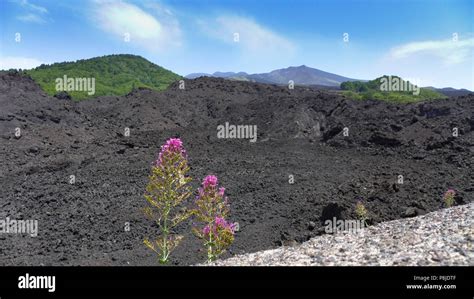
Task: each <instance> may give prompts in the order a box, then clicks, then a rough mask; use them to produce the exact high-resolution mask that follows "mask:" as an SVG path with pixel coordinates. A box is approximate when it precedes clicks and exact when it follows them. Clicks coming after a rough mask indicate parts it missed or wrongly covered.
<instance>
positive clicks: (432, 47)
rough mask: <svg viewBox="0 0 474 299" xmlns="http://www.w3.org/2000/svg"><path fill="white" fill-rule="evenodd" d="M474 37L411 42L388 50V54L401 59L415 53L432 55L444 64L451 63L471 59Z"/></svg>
mask: <svg viewBox="0 0 474 299" xmlns="http://www.w3.org/2000/svg"><path fill="white" fill-rule="evenodd" d="M473 50H474V38H468V39H459V40H457V41H454V40H452V39H446V40H431V41H419V42H411V43H407V44H404V45H401V46H398V47H395V48H393V49H391V50H390V56H391V57H392V58H395V59H402V58H406V57H409V56H414V55H417V54H422V55H432V56H435V57H438V58H440V59H441V60H442V61H443V63H444V64H446V65H453V64H458V63H462V62H465V61H471V60H472V55H473V54H472V53H473Z"/></svg>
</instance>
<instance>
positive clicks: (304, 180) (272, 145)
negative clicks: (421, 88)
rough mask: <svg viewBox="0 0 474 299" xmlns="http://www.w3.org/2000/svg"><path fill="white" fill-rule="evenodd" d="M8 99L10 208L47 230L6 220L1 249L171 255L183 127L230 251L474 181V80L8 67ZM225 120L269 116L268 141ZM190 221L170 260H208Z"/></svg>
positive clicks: (5, 261)
mask: <svg viewBox="0 0 474 299" xmlns="http://www.w3.org/2000/svg"><path fill="white" fill-rule="evenodd" d="M0 107H1V110H0V134H1V135H0V160H1V169H0V190H1V191H0V219H5V218H6V217H10V218H12V219H36V220H38V236H37V237H31V236H29V235H22V234H0V252H1V254H0V265H125V266H126V265H158V261H157V256H156V255H155V254H154V253H153V252H152V251H151V250H149V249H148V248H146V247H145V245H144V244H143V239H144V238H145V237H150V238H153V236H156V235H157V233H158V229H157V227H156V225H154V223H153V222H152V221H150V220H149V219H147V218H146V217H145V216H144V214H143V212H142V208H143V207H145V206H146V200H145V198H144V197H143V194H144V191H145V186H146V184H147V182H148V175H149V174H150V164H151V163H152V162H153V161H154V160H155V158H156V155H157V153H158V151H159V147H160V146H161V145H162V144H163V143H164V142H165V141H166V140H167V139H168V138H170V137H174V136H179V137H180V138H181V139H182V140H183V144H184V146H185V148H186V150H187V153H188V157H189V163H190V166H191V171H190V175H191V176H192V177H193V182H192V185H193V188H194V189H197V187H198V186H199V185H200V183H201V181H202V179H203V178H204V176H206V175H207V174H214V175H216V176H217V177H218V178H219V184H220V185H221V186H223V187H225V188H226V193H227V195H228V196H229V200H230V204H231V215H230V217H229V218H230V220H232V221H235V222H238V223H239V225H240V230H239V231H238V232H237V233H236V237H235V243H234V244H233V245H232V247H231V249H230V251H229V252H227V253H226V254H225V255H224V256H223V257H222V258H225V257H229V256H232V255H235V254H241V253H247V252H255V251H259V250H264V249H270V248H276V247H279V246H284V245H291V244H295V243H300V242H304V241H306V240H308V239H309V238H312V237H315V236H317V235H321V234H323V233H324V227H323V225H324V221H325V220H326V219H332V218H333V217H337V218H338V219H355V217H356V215H355V212H354V209H355V204H356V202H357V201H358V200H361V201H362V202H363V203H364V204H365V206H366V208H367V210H368V211H369V216H370V222H371V223H372V224H375V223H379V222H382V221H389V220H394V219H399V218H403V217H413V216H416V215H421V214H424V213H427V212H430V211H434V210H437V209H440V208H442V207H443V201H442V196H443V193H444V192H445V191H446V190H447V189H449V188H452V189H454V190H455V191H456V198H455V199H456V202H457V204H462V203H467V202H470V201H472V198H473V193H474V171H473V169H474V158H473V157H474V155H473V152H474V132H473V129H474V117H473V114H474V95H473V94H470V95H468V96H460V97H452V98H450V99H446V100H436V101H431V102H422V103H416V104H391V103H386V102H381V101H355V100H352V99H349V98H347V97H344V96H342V95H341V94H340V93H338V92H337V91H330V90H318V89H313V88H306V87H295V89H294V90H289V89H288V88H285V87H282V86H274V85H266V84H256V83H248V82H237V81H228V80H224V79H217V78H198V79H194V80H185V89H184V90H181V89H179V84H178V83H177V82H176V83H174V84H173V85H171V86H170V87H169V88H168V89H167V90H166V91H163V92H156V91H152V90H148V89H137V90H134V91H132V92H131V93H130V94H128V95H127V96H123V97H116V96H110V97H108V96H106V97H99V98H93V99H89V100H84V101H81V102H75V101H73V100H70V99H65V98H56V97H50V96H48V95H46V94H45V93H44V92H43V91H42V90H41V89H40V88H39V86H38V85H37V84H36V83H35V82H34V81H33V80H32V79H30V78H28V77H24V76H20V75H18V74H2V75H0ZM226 122H227V123H229V124H232V125H256V126H257V135H258V138H257V141H256V142H250V141H249V140H248V139H230V138H226V139H219V138H217V126H219V125H224V124H225V123H226ZM17 128H19V129H20V131H19V132H20V134H19V136H15V133H16V132H17ZM127 128H128V129H129V132H130V136H125V135H126V134H125V131H126V129H127ZM454 128H457V132H458V136H457V137H456V136H453V130H454ZM71 176H74V178H75V181H74V183H71ZM400 176H402V178H403V183H402V184H401V183H400V181H399V179H400V178H401V177H400ZM290 178H294V183H292V184H291V183H290ZM192 197H193V196H192ZM191 203H192V199H190V202H189V204H191ZM190 221H192V220H190ZM127 223H128V224H129V225H130V230H129V231H127V230H126V229H125V227H126V225H127ZM188 224H190V223H188ZM178 232H179V233H182V234H184V235H185V239H184V241H183V243H182V244H181V246H180V247H178V249H177V250H176V251H175V252H174V254H173V255H172V256H171V264H175V265H191V264H196V263H202V262H204V261H205V252H203V251H202V250H201V249H200V248H201V243H200V241H199V240H198V239H196V238H195V237H194V236H193V235H192V233H191V232H190V230H188V226H187V225H183V226H182V227H179V228H178Z"/></svg>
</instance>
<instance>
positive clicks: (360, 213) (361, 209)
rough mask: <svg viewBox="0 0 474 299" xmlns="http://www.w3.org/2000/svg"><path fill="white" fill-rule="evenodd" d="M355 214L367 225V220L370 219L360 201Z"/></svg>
mask: <svg viewBox="0 0 474 299" xmlns="http://www.w3.org/2000/svg"><path fill="white" fill-rule="evenodd" d="M355 213H356V215H357V218H358V219H359V220H361V221H364V223H366V221H367V219H369V218H368V215H367V214H368V213H367V209H366V208H365V206H364V204H363V203H362V202H361V201H360V200H359V201H357V203H356V208H355Z"/></svg>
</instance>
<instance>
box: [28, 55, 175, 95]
mask: <svg viewBox="0 0 474 299" xmlns="http://www.w3.org/2000/svg"><path fill="white" fill-rule="evenodd" d="M26 73H27V74H29V75H30V76H31V77H32V78H33V79H34V80H35V81H36V82H37V83H38V84H39V85H40V86H41V88H42V89H43V90H44V91H46V92H47V93H48V94H50V95H55V94H56V93H58V90H57V88H56V87H57V81H56V80H57V79H58V78H59V79H63V78H66V79H67V80H70V79H73V80H77V79H82V78H90V79H92V78H94V82H95V93H94V94H93V95H91V94H90V92H89V93H88V92H87V91H81V90H77V88H75V90H73V91H70V90H69V91H67V92H68V94H70V95H71V96H72V97H73V98H74V99H85V98H90V97H92V96H102V95H125V94H127V93H129V92H130V91H132V89H134V88H138V87H146V88H150V89H156V90H164V89H166V88H167V87H168V86H169V85H170V84H171V83H172V82H174V81H176V80H179V79H180V78H182V77H181V76H179V75H177V74H175V73H173V72H171V71H169V70H167V69H164V68H162V67H161V66H158V65H156V64H154V63H152V62H150V61H148V60H146V59H145V58H143V57H141V56H136V55H128V54H121V55H108V56H102V57H95V58H91V59H81V60H77V61H74V62H61V63H54V64H51V65H41V66H39V67H37V68H35V69H32V70H29V71H26ZM84 82H86V81H84ZM91 82H92V81H91ZM66 83H67V82H66Z"/></svg>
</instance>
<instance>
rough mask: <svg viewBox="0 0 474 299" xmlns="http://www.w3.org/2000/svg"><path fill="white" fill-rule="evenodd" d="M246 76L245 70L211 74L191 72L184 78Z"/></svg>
mask: <svg viewBox="0 0 474 299" xmlns="http://www.w3.org/2000/svg"><path fill="white" fill-rule="evenodd" d="M246 76H248V74H247V73H246V72H238V73H235V72H214V73H213V74H208V73H191V74H189V75H187V76H185V78H187V79H196V78H199V77H218V78H231V79H238V78H244V77H246Z"/></svg>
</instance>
